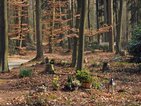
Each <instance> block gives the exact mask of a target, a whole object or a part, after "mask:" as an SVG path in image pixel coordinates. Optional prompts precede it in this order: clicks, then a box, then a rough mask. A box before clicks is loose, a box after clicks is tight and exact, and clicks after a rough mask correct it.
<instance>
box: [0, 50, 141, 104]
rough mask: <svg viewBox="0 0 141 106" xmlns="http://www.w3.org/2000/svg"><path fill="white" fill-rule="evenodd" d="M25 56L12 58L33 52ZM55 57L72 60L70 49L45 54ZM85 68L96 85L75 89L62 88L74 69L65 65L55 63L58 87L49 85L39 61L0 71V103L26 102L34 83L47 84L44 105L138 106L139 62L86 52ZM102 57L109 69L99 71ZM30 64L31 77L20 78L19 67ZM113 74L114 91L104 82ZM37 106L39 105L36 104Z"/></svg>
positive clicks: (50, 77) (140, 100) (140, 101)
mask: <svg viewBox="0 0 141 106" xmlns="http://www.w3.org/2000/svg"><path fill="white" fill-rule="evenodd" d="M27 54H28V55H26V56H18V57H17V56H13V57H10V58H11V59H14V60H17V59H25V60H28V59H31V58H33V57H32V56H35V53H34V52H29V53H27ZM45 56H46V57H49V58H50V59H55V61H60V62H61V61H66V62H67V63H70V62H71V53H69V54H67V53H54V54H48V53H46V54H45ZM85 59H86V60H87V61H86V62H85V67H86V69H88V70H90V71H91V73H92V75H93V77H94V78H95V79H96V81H97V84H100V85H101V86H99V87H93V88H91V89H81V88H80V89H78V90H75V91H72V92H71V91H70V92H68V91H64V90H62V88H63V87H64V84H65V83H66V79H67V77H68V75H74V73H75V69H74V68H71V67H69V66H68V65H60V66H59V65H55V76H59V84H60V88H59V89H58V90H57V91H54V90H53V89H52V80H53V77H54V76H53V75H50V74H45V73H43V71H44V69H45V65H44V64H41V63H40V62H38V63H37V62H36V63H34V62H32V63H30V64H25V65H22V66H21V67H18V68H13V69H11V71H10V72H9V73H0V106H25V102H26V100H27V98H28V95H30V94H29V93H30V92H31V91H32V90H35V89H36V87H37V86H42V85H47V86H46V88H47V91H46V92H44V93H42V94H41V98H40V99H43V97H44V95H45V96H46V99H47V105H46V106H141V68H140V67H141V65H140V64H135V63H128V62H127V61H126V60H127V57H121V56H119V55H115V54H113V53H107V52H100V53H99V52H98V53H92V52H86V53H85ZM103 61H109V64H110V71H109V72H102V71H101V69H102V65H98V66H96V67H95V66H94V64H99V63H100V64H101V63H103ZM21 68H30V69H32V70H33V74H32V76H31V77H26V78H20V77H19V72H20V71H19V70H20V69H21ZM111 77H113V78H114V80H115V83H116V86H115V89H114V93H110V92H108V89H107V87H106V86H107V84H108V82H109V79H110V78H111ZM39 106H40V105H39Z"/></svg>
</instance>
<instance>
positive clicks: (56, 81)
mask: <svg viewBox="0 0 141 106" xmlns="http://www.w3.org/2000/svg"><path fill="white" fill-rule="evenodd" d="M59 86H60V85H59V77H58V76H56V77H54V78H53V81H52V87H53V90H57V89H58V88H59Z"/></svg>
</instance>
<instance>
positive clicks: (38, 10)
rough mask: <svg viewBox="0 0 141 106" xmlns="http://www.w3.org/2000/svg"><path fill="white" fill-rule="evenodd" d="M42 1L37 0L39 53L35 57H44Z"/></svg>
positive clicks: (37, 45) (37, 42)
mask: <svg viewBox="0 0 141 106" xmlns="http://www.w3.org/2000/svg"><path fill="white" fill-rule="evenodd" d="M40 20H41V1H40V0H36V47H37V50H36V51H37V54H36V58H35V59H42V58H43V47H42V32H41V22H40Z"/></svg>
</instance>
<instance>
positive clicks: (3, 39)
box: [0, 0, 9, 72]
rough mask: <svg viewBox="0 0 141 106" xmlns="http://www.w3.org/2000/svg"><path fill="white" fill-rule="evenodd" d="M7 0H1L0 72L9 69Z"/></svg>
mask: <svg viewBox="0 0 141 106" xmlns="http://www.w3.org/2000/svg"><path fill="white" fill-rule="evenodd" d="M7 27H8V26H7V0H0V72H5V71H8V70H9V69H8V29H7Z"/></svg>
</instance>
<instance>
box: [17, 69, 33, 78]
mask: <svg viewBox="0 0 141 106" xmlns="http://www.w3.org/2000/svg"><path fill="white" fill-rule="evenodd" d="M31 75H32V69H21V70H20V74H19V76H20V77H30V76H31Z"/></svg>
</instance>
